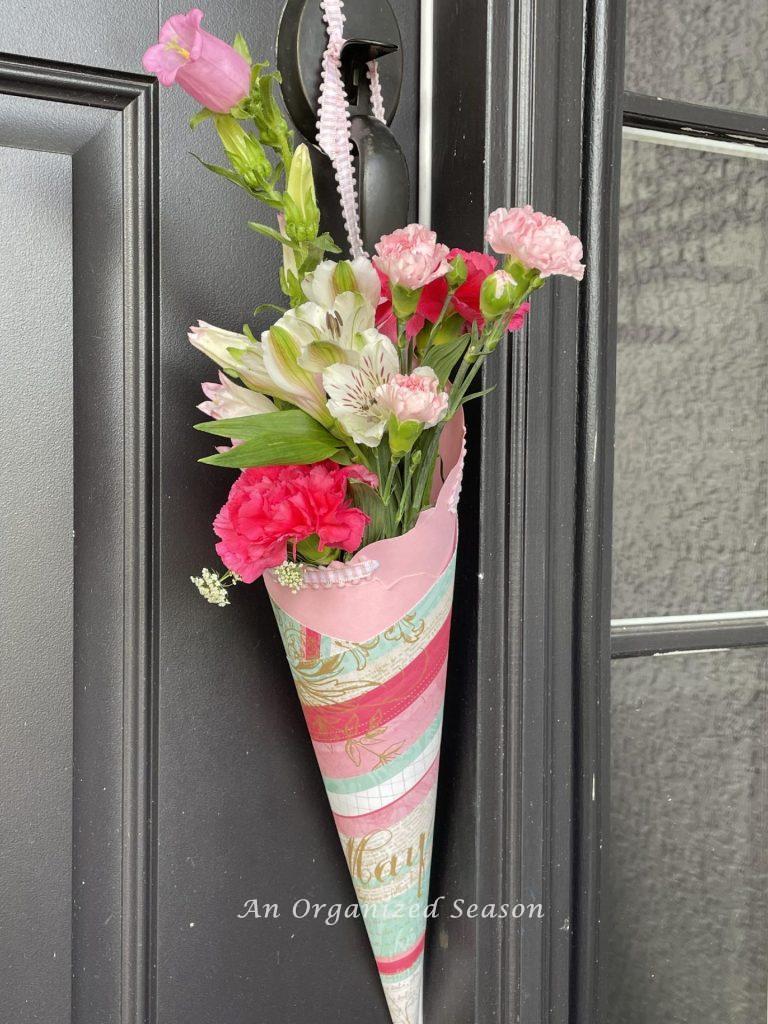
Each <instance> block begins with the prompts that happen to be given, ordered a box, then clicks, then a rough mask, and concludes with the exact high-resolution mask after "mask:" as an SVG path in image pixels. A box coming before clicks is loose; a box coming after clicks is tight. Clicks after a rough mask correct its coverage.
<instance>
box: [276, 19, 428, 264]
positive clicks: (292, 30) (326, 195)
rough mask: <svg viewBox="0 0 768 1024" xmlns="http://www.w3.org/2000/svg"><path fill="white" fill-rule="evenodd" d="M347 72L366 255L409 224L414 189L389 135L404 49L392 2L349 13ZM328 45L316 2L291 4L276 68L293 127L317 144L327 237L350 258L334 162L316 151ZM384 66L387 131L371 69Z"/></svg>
mask: <svg viewBox="0 0 768 1024" xmlns="http://www.w3.org/2000/svg"><path fill="white" fill-rule="evenodd" d="M345 14H346V30H345V35H346V39H345V42H344V47H343V49H342V53H341V72H342V79H343V82H344V87H345V91H346V94H347V99H348V103H349V113H350V138H351V141H352V145H353V147H354V157H355V169H356V177H357V194H358V208H359V214H360V233H361V235H362V240H363V246H364V248H365V250H366V252H368V253H372V252H373V247H374V245H375V243H376V242H377V241H378V240H379V238H380V237H381V236H382V235H384V234H388V233H389V232H391V231H394V230H395V229H396V228H399V227H403V226H404V225H405V224H406V222H407V220H408V207H409V200H410V182H409V175H408V164H407V162H406V159H405V155H404V153H403V151H402V150H401V149H400V146H399V145H398V143H397V140H396V139H395V137H394V135H393V134H392V132H391V131H390V129H389V122H391V120H392V118H393V117H394V113H395V110H396V109H397V104H398V101H399V98H400V87H401V85H402V79H403V59H402V41H401V37H400V29H399V26H398V24H397V19H396V18H395V14H394V12H393V11H392V8H391V7H390V6H389V3H388V2H387V0H356V2H355V3H354V4H349V5H347V7H346V8H345ZM326 43H327V34H326V26H325V23H324V21H323V18H322V11H321V9H320V5H319V3H318V2H317V0H288V2H287V3H286V6H285V10H284V11H283V16H282V20H281V22H280V31H279V35H278V49H277V64H278V68H279V69H280V73H281V75H282V78H283V84H282V88H283V97H284V99H285V105H286V107H287V109H288V113H289V114H290V115H291V118H292V119H293V122H294V124H295V125H296V127H297V128H298V129H299V131H300V132H301V133H302V134H303V135H304V136H305V138H306V139H307V141H309V142H311V143H313V147H312V150H311V154H312V166H313V171H314V175H315V185H316V188H317V196H318V202H319V205H320V210H321V215H322V229H323V230H327V231H330V233H331V234H332V235H333V237H334V238H335V239H336V241H337V242H338V243H339V244H340V245H342V246H343V247H344V249H345V251H346V249H347V240H346V233H345V230H344V225H343V221H342V217H341V211H340V209H339V201H338V194H337V190H336V182H335V178H334V171H333V167H332V165H331V162H330V160H329V159H328V158H327V157H326V155H325V154H324V153H323V152H322V151H321V150H320V149H318V147H317V146H316V145H314V143H315V137H316V131H317V109H318V101H319V95H320V70H321V66H322V57H323V53H324V51H325V47H326ZM372 60H377V61H378V62H379V78H380V81H381V87H382V93H383V97H384V106H385V112H386V120H387V123H386V124H385V123H384V122H382V121H380V120H378V118H376V117H375V116H374V114H373V104H372V101H371V92H370V83H369V80H368V63H369V62H370V61H372Z"/></svg>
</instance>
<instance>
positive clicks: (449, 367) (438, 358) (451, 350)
mask: <svg viewBox="0 0 768 1024" xmlns="http://www.w3.org/2000/svg"><path fill="white" fill-rule="evenodd" d="M469 341H470V335H469V334H460V335H459V337H458V338H454V340H453V341H446V342H445V343H444V344H442V345H433V346H432V348H431V349H430V351H429V352H428V353H427V356H426V359H425V360H424V364H425V366H431V367H432V369H433V370H434V371H435V373H436V374H437V377H438V380H439V381H440V387H445V383H446V381H447V380H448V378H449V377H450V375H451V373H452V371H453V368H454V367H455V366H456V364H457V363H458V362H459V360H460V359H461V358H462V356H463V355H464V353H465V352H466V350H467V346H468V345H469Z"/></svg>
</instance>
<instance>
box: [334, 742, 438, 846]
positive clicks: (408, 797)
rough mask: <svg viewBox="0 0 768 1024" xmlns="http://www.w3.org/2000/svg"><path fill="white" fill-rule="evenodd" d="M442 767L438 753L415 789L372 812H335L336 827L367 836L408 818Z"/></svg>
mask: <svg viewBox="0 0 768 1024" xmlns="http://www.w3.org/2000/svg"><path fill="white" fill-rule="evenodd" d="M439 767H440V755H439V754H438V755H437V757H436V758H435V760H434V761H433V762H432V764H431V765H430V766H429V768H428V769H427V771H426V774H424V775H422V777H421V778H420V779H419V781H418V782H417V783H416V785H415V786H414V787H413V789H409V790H408V792H407V793H404V794H403V796H401V797H400V799H399V800H395V802H394V803H392V804H387V806H386V807H382V808H381V810H378V811H371V813H370V814H359V815H358V816H357V817H348V816H347V815H345V814H334V818H335V819H336V828H337V829H338V830H339V832H340V833H341V834H342V836H344V837H346V836H351V837H353V838H355V839H358V838H360V837H361V836H367V835H368V833H369V832H375V831H376V830H377V829H380V828H390V827H391V826H392V825H396V824H397V823H398V821H402V820H403V818H406V817H407V816H408V815H409V814H410V813H411V811H413V810H415V808H417V807H418V806H419V804H420V803H422V802H423V801H424V800H425V799H426V798H427V794H428V793H429V792H430V790H431V789H432V787H433V786H434V785H436V783H437V772H438V768H439Z"/></svg>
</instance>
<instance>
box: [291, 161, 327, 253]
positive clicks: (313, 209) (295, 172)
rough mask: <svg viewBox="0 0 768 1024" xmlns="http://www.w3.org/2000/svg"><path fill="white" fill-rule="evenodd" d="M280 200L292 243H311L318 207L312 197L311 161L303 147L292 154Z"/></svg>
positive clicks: (313, 183)
mask: <svg viewBox="0 0 768 1024" xmlns="http://www.w3.org/2000/svg"><path fill="white" fill-rule="evenodd" d="M283 203H284V209H285V227H286V232H287V234H288V237H289V238H290V239H291V240H292V241H294V242H311V241H312V239H313V238H317V232H318V229H319V227H320V209H319V207H318V205H317V198H316V196H315V180H314V178H313V177H312V163H311V161H310V159H309V150H308V149H307V147H306V146H299V147H298V148H297V150H296V152H295V153H294V154H293V159H292V160H291V170H290V172H289V174H288V185H287V188H286V191H285V195H284V196H283Z"/></svg>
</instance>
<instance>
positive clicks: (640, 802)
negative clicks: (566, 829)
mask: <svg viewBox="0 0 768 1024" xmlns="http://www.w3.org/2000/svg"><path fill="white" fill-rule="evenodd" d="M611 701H612V710H611V719H612V735H611V746H612V755H611V756H612V775H611V785H612V795H611V807H612V811H611V838H610V846H609V854H610V855H609V875H608V879H607V891H606V894H605V895H606V899H605V908H606V918H605V926H606V934H605V938H606V946H605V955H606V957H607V961H606V974H607V978H606V981H607V996H608V1000H607V1001H608V1008H609V1012H608V1014H607V1015H606V1024H662V1022H663V1024H759V1022H760V1021H765V1019H766V977H767V976H768V844H767V843H766V826H767V825H768V785H767V782H766V768H767V748H766V735H767V734H768V654H766V652H764V651H748V650H742V651H727V652H717V653H697V654H688V655H673V656H666V657H656V658H637V659H629V660H625V661H619V662H614V671H613V683H612V691H611Z"/></svg>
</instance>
